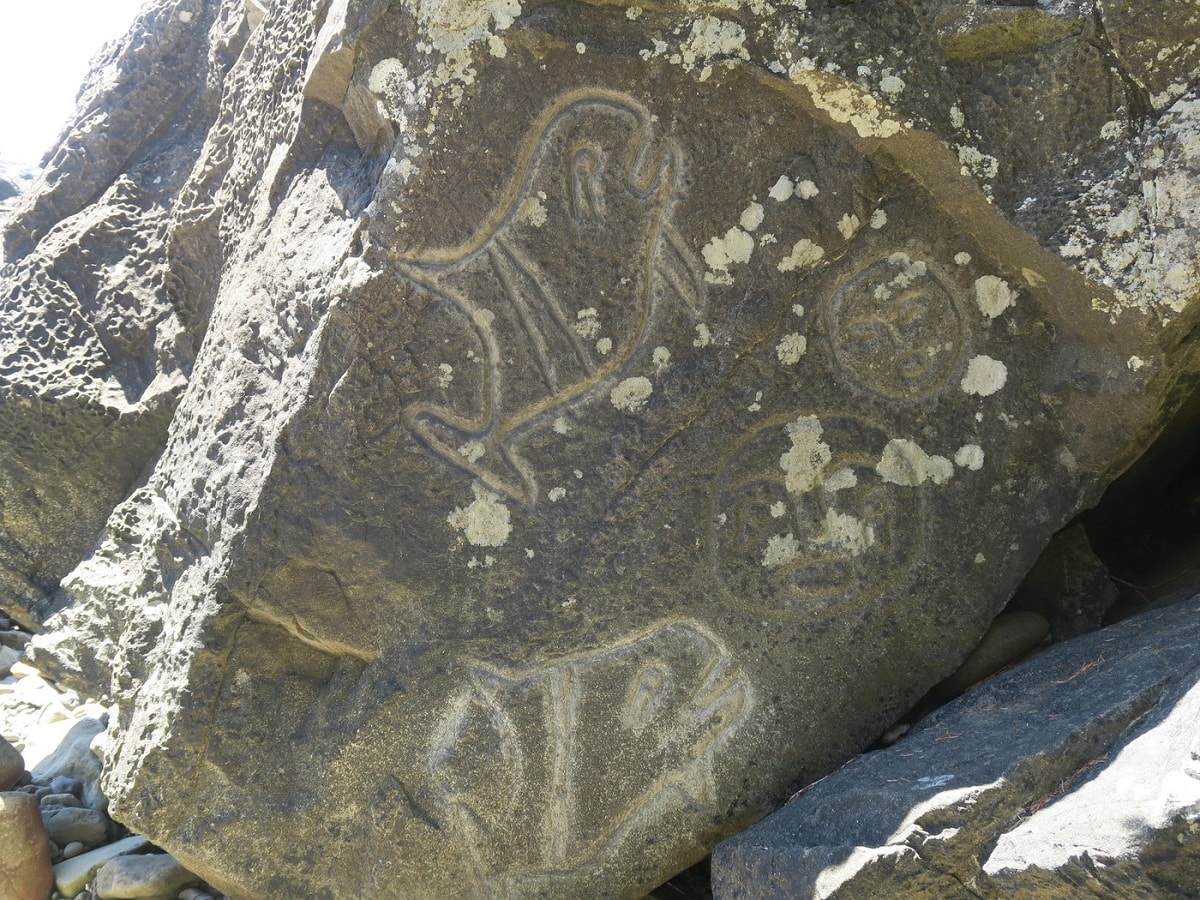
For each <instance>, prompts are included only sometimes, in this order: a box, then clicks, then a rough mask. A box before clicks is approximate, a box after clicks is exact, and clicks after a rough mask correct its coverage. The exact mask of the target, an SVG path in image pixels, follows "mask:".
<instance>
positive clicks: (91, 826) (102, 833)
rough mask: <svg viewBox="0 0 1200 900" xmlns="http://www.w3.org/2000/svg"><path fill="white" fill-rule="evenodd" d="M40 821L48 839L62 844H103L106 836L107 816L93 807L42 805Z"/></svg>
mask: <svg viewBox="0 0 1200 900" xmlns="http://www.w3.org/2000/svg"><path fill="white" fill-rule="evenodd" d="M42 823H43V824H44V825H45V826H46V833H47V834H48V835H50V840H52V841H54V843H56V844H59V845H62V844H69V843H71V842H72V841H79V842H80V843H82V844H86V845H87V846H89V847H95V846H96V845H97V844H103V843H104V840H105V838H106V837H107V836H108V817H107V816H105V815H104V813H101V812H97V811H96V810H94V809H86V808H81V807H73V806H49V807H42Z"/></svg>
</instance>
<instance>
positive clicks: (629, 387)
mask: <svg viewBox="0 0 1200 900" xmlns="http://www.w3.org/2000/svg"><path fill="white" fill-rule="evenodd" d="M652 393H654V385H652V384H651V383H650V379H649V378H645V377H643V376H641V375H637V376H635V377H633V378H626V379H625V380H624V381H622V382H621V383H620V384H618V385H617V386H616V387H615V388H613V389H612V391H610V392H609V395H608V397H609V400H611V401H612V405H613V406H615V407H616V408H617V409H619V410H621V411H622V412H628V413H635V412H637V411H638V410H640V409H642V407H644V406H645V405H646V401H647V400H649V399H650V395H651V394H652Z"/></svg>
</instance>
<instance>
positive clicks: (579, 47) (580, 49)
mask: <svg viewBox="0 0 1200 900" xmlns="http://www.w3.org/2000/svg"><path fill="white" fill-rule="evenodd" d="M575 52H576V53H578V54H579V55H580V56H582V55H583V54H585V53H587V44H585V43H584V42H583V41H580V42H579V43H578V44H576V45H575Z"/></svg>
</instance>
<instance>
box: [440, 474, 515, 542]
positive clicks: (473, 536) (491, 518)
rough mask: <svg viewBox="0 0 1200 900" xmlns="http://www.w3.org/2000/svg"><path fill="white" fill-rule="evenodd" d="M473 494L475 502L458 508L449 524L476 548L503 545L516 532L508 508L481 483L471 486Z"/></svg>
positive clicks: (450, 518)
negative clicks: (513, 531)
mask: <svg viewBox="0 0 1200 900" xmlns="http://www.w3.org/2000/svg"><path fill="white" fill-rule="evenodd" d="M471 491H472V492H473V493H474V494H475V500H474V502H472V503H471V504H470V505H469V506H466V507H458V508H457V509H455V510H454V512H452V513H450V515H448V516H447V517H446V521H447V522H449V523H450V527H451V528H453V529H454V530H455V531H461V532H462V533H463V536H464V537H465V538H466V539H467V542H468V543H469V544H471V545H473V546H475V547H501V546H503V545H504V542H505V541H507V540H508V536H509V535H510V534H511V533H512V525H511V523H510V522H509V519H508V507H507V506H505V505H504V503H503V502H502V501H501V499H500V497H499V496H497V495H496V494H493V493H492V492H491V491H489V490H488V489H487V488H486V487H484V486H483V485H482V484H481V483H480V482H478V481H476V482H475V483H474V484H472V485H471Z"/></svg>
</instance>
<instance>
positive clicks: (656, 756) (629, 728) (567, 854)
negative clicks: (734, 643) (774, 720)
mask: <svg viewBox="0 0 1200 900" xmlns="http://www.w3.org/2000/svg"><path fill="white" fill-rule="evenodd" d="M465 682H466V683H465V684H464V685H463V686H462V688H461V689H460V690H459V691H458V693H457V694H456V695H455V696H454V697H453V698H452V700H451V704H450V709H449V711H448V712H447V714H446V715H445V716H444V718H443V719H442V721H441V724H440V727H439V728H438V729H437V731H436V733H435V734H434V736H433V740H432V743H431V747H430V757H429V767H430V772H431V775H432V779H433V782H434V784H435V785H436V793H437V794H438V795H439V798H440V803H441V810H440V815H441V816H442V817H443V818H444V819H445V821H447V822H448V823H449V826H450V827H451V829H452V830H453V831H454V833H455V834H456V836H457V837H458V838H459V840H460V841H461V843H462V845H463V846H465V847H466V848H468V849H469V851H470V853H471V854H472V856H473V859H474V863H475V866H476V870H477V874H478V875H479V877H480V878H481V879H484V880H487V879H488V877H489V873H490V872H492V871H493V870H494V869H496V868H498V867H499V866H500V863H499V862H497V860H503V861H504V862H503V865H504V866H505V867H508V868H511V869H512V870H513V872H514V874H511V875H509V876H506V877H507V878H509V879H511V881H510V886H514V885H515V884H516V883H517V882H528V881H536V880H550V881H553V879H554V878H555V877H561V876H563V875H565V874H568V873H577V872H578V871H580V870H581V869H584V868H586V867H588V866H592V865H597V864H598V863H600V862H601V861H602V860H604V859H606V858H608V857H611V856H614V855H616V854H619V853H621V852H622V850H623V848H624V847H625V845H626V842H627V841H628V840H630V839H632V838H633V837H634V836H637V835H641V834H642V830H643V829H652V828H653V827H654V825H655V823H656V822H657V821H659V820H660V819H661V817H662V816H664V815H667V814H670V813H672V812H678V811H680V810H683V809H686V808H691V807H695V806H697V805H700V806H703V804H704V803H705V802H706V801H708V800H709V798H710V797H711V796H712V766H713V762H714V759H715V756H716V754H717V752H718V751H719V750H720V748H721V747H722V746H724V745H725V744H726V743H728V742H729V741H730V740H731V739H732V738H733V736H734V735H735V734H736V732H737V731H738V729H739V728H740V727H741V725H742V724H743V723H744V722H745V720H746V719H747V717H748V716H749V714H750V711H751V708H752V705H753V692H752V689H751V686H750V683H749V680H748V679H747V678H746V676H745V675H744V674H742V672H741V671H740V670H739V669H737V668H735V667H734V665H733V664H732V662H731V660H730V656H729V652H728V651H727V650H726V648H725V647H724V645H723V644H722V643H721V641H720V640H719V639H718V638H717V637H715V636H714V635H713V634H712V633H710V632H709V631H708V630H707V629H705V628H704V627H703V626H701V625H700V624H698V623H696V622H690V621H676V622H668V623H666V624H661V625H658V626H656V627H654V628H652V629H650V630H649V631H646V632H644V633H641V634H638V635H635V636H633V637H630V638H629V639H627V640H625V641H623V642H621V643H619V644H617V645H615V646H612V647H607V648H604V649H601V650H599V651H596V652H594V653H591V654H587V655H580V656H571V657H565V658H563V659H560V660H558V661H556V662H553V663H551V664H549V665H546V666H540V667H535V668H530V669H526V670H500V669H494V668H491V667H489V666H486V665H483V664H480V663H472V664H471V665H470V666H469V669H468V671H467V675H466V679H465ZM514 860H515V861H517V862H514Z"/></svg>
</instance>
